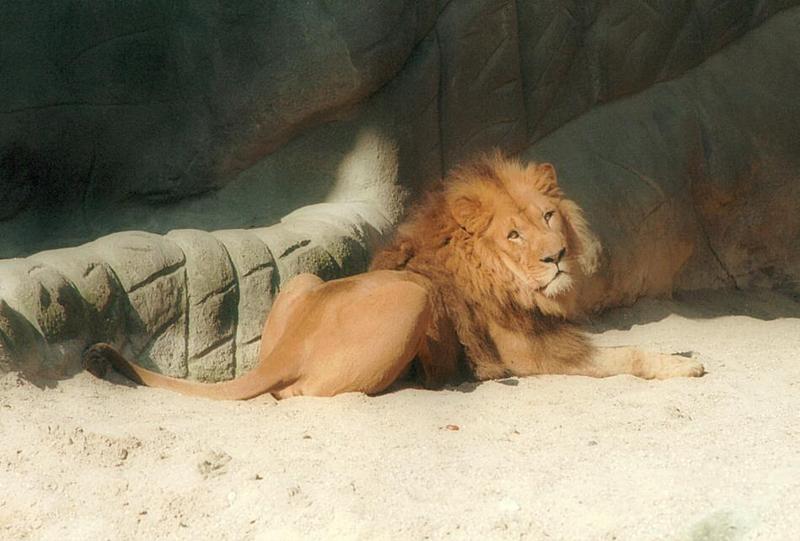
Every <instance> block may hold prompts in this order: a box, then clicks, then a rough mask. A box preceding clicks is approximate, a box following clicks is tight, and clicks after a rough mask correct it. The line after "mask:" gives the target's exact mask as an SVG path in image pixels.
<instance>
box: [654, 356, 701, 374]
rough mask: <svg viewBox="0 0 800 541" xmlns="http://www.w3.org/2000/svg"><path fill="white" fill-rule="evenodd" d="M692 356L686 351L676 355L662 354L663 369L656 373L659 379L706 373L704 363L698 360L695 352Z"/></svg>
mask: <svg viewBox="0 0 800 541" xmlns="http://www.w3.org/2000/svg"><path fill="white" fill-rule="evenodd" d="M690 354H691V357H690V356H688V355H687V354H686V353H676V354H674V355H660V357H661V361H662V362H661V370H659V373H658V374H657V375H656V377H657V378H659V379H665V378H698V377H700V376H702V375H703V374H705V373H706V369H705V367H704V366H703V363H701V362H700V361H698V360H697V358H696V356H695V353H694V352H691V353H690Z"/></svg>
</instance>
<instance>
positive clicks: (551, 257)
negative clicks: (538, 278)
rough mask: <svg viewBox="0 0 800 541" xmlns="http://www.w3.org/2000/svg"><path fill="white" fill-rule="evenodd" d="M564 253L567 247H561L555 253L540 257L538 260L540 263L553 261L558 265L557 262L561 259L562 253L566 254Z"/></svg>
mask: <svg viewBox="0 0 800 541" xmlns="http://www.w3.org/2000/svg"><path fill="white" fill-rule="evenodd" d="M566 253H567V249H566V248H561V250H559V252H558V253H557V254H551V255H548V256H545V257H543V258H541V259H540V260H539V261H541V262H542V263H555V264H556V265H558V264H559V262H560V261H561V259H562V258H563V257H564V254H566Z"/></svg>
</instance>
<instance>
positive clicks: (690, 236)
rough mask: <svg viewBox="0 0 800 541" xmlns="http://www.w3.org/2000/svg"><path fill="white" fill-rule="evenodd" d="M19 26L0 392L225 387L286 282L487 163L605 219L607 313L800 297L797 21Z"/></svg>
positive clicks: (796, 15)
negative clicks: (674, 303) (97, 368)
mask: <svg viewBox="0 0 800 541" xmlns="http://www.w3.org/2000/svg"><path fill="white" fill-rule="evenodd" d="M8 4H9V5H7V6H4V15H3V17H2V18H0V119H1V120H2V122H0V257H5V258H10V257H22V256H25V259H7V260H5V261H0V369H21V370H23V371H24V372H26V373H27V374H29V375H31V376H32V377H33V376H46V377H60V376H63V375H68V374H69V373H71V372H73V371H75V370H77V369H78V357H79V352H80V351H81V350H82V348H83V347H85V345H86V344H87V343H89V342H91V341H95V340H101V339H102V340H108V341H111V342H113V343H115V344H116V345H117V346H118V347H120V348H121V349H122V350H123V351H124V352H125V353H126V354H127V355H130V356H132V357H134V358H137V359H139V361H140V362H141V363H142V364H143V365H145V366H149V367H155V368H157V369H159V370H161V371H163V372H165V373H169V374H174V375H179V376H187V377H192V378H197V379H203V380H219V379H226V378H230V377H232V376H234V375H235V374H237V373H240V372H242V371H244V370H246V369H247V368H248V367H249V366H251V365H252V363H253V361H254V359H255V354H256V349H257V345H256V344H257V336H258V333H259V332H260V327H261V325H262V324H263V320H264V318H265V316H266V313H267V311H268V309H269V306H270V304H271V299H272V298H273V296H274V294H275V292H276V291H277V289H278V288H279V286H280V283H282V282H284V281H285V280H286V279H288V278H290V277H291V276H293V275H294V274H296V273H298V272H301V271H311V272H317V273H319V274H321V275H323V276H324V277H333V276H338V275H341V274H345V273H352V272H358V271H360V270H362V269H364V268H365V265H366V261H367V259H368V257H369V253H370V251H371V250H372V249H373V248H374V247H375V246H376V245H377V244H378V243H380V242H381V241H382V239H383V238H384V237H385V236H386V235H387V234H389V233H390V232H391V228H392V225H393V224H394V223H396V221H397V220H398V219H399V218H400V217H401V215H402V213H403V209H404V208H405V205H406V204H407V202H408V201H409V200H412V199H413V197H414V196H416V195H417V194H418V193H419V191H420V190H421V189H423V188H424V186H426V185H427V184H428V183H429V182H431V181H432V180H435V179H437V178H440V177H441V176H442V174H443V172H444V171H446V170H447V169H449V168H450V167H452V166H453V165H455V164H457V163H458V162H460V161H461V160H463V159H466V158H468V157H469V156H470V155H472V154H474V153H475V152H478V151H481V150H485V149H488V148H490V147H493V146H499V147H501V148H504V149H506V150H507V151H509V152H512V153H521V154H522V156H523V157H525V158H527V159H536V160H548V161H552V162H554V163H555V164H556V166H557V168H558V170H559V172H560V177H561V182H562V184H563V185H564V187H565V188H566V191H567V192H568V193H569V195H571V196H572V197H573V198H575V199H576V200H577V201H578V202H579V203H580V204H581V205H582V206H584V207H585V208H586V210H587V213H588V215H589V218H590V220H591V221H592V223H593V224H594V227H595V229H597V231H598V232H599V234H600V236H601V238H602V240H603V241H604V244H605V246H606V254H605V255H606V264H605V266H604V269H603V272H602V273H601V276H599V277H598V279H597V280H596V282H595V284H594V287H593V290H592V291H591V292H590V294H588V295H587V297H586V299H585V301H586V304H587V306H588V307H590V308H593V309H600V308H603V307H606V306H610V305H615V304H620V303H627V302H631V301H633V300H635V299H636V298H637V297H639V296H642V295H663V294H669V293H670V292H672V291H673V290H674V289H676V288H679V289H697V288H706V287H738V288H745V287H782V288H789V289H793V290H795V291H797V290H798V289H800V286H799V285H798V283H799V280H800V251H799V250H797V249H794V248H796V247H798V246H800V213H798V212H797V209H798V203H800V182H798V180H800V137H798V135H797V134H798V131H797V128H796V127H797V126H798V125H800V90H798V89H800V60H798V58H800V32H798V28H800V7H795V6H798V5H800V1H797V0H791V1H790V0H783V1H778V0H773V1H770V0H765V1H762V2H757V3H754V2H748V1H744V0H740V1H729V0H692V1H689V0H683V1H679V2H653V1H648V2H642V1H636V2H634V1H630V2H628V1H622V2H610V3H609V2H600V1H577V0H574V1H569V0H516V1H514V0H512V1H511V2H508V1H500V0H459V1H458V2H454V1H442V0H440V1H439V2H432V1H428V2H425V1H422V0H419V1H414V0H398V1H396V2H382V3H376V2H336V1H330V0H329V1H325V0H317V1H311V2H264V1H259V2H249V1H247V2H237V3H236V5H235V6H234V5H233V4H231V6H222V5H220V4H219V3H217V2H210V1H206V0H191V1H190V0H184V1H180V2H166V1H163V0H150V1H132V2H125V3H119V2H111V1H105V2H94V3H91V5H89V4H76V3H74V2H66V1H60V2H50V3H47V4H43V3H38V2H11V3H8ZM145 232H146V233H145ZM94 239H98V240H94ZM81 243H88V244H84V245H83V246H80V247H77V248H64V247H65V246H75V245H79V244H81ZM42 250H46V251H42Z"/></svg>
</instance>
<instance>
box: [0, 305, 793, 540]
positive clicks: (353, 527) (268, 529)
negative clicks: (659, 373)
mask: <svg viewBox="0 0 800 541" xmlns="http://www.w3.org/2000/svg"><path fill="white" fill-rule="evenodd" d="M592 328H593V331H594V332H596V333H597V340H598V341H599V342H600V343H602V344H607V345H614V344H639V345H642V346H646V347H647V348H649V349H653V350H661V351H686V350H693V351H695V352H698V353H699V354H700V355H701V356H702V358H703V360H704V362H705V364H706V368H707V370H708V374H707V375H706V376H705V377H703V378H701V379H692V380H690V379H675V380H669V381H661V382H650V381H643V380H638V379H635V378H633V377H628V376H623V377H615V378H610V379H605V380H595V379H590V378H584V377H564V376H547V377H536V378H527V379H519V380H518V379H510V380H505V381H501V382H489V383H484V384H482V385H463V386H461V387H459V388H456V389H449V390H445V391H439V392H429V391H423V390H417V389H405V390H401V391H398V392H394V393H390V394H387V395H384V396H380V397H376V398H369V397H365V396H362V395H357V394H350V395H344V396H340V397H337V398H334V399H314V398H295V399H290V400H286V401H283V402H280V403H277V402H275V401H274V400H272V399H271V398H260V399H256V400H253V401H251V402H247V403H219V402H209V401H204V400H199V399H188V398H184V397H181V396H178V395H173V394H170V393H168V392H164V391H159V390H153V389H146V388H136V387H131V386H125V385H121V384H119V383H118V384H113V383H109V382H105V381H99V380H95V379H93V378H92V377H90V376H88V375H83V374H82V375H79V376H77V377H75V378H72V379H70V380H67V381H63V382H60V383H58V384H57V385H55V386H51V387H49V388H44V389H43V388H38V387H36V386H33V385H31V384H29V383H27V382H25V381H23V380H21V379H20V378H18V377H17V376H16V375H15V374H10V375H6V376H4V377H3V378H2V379H1V380H0V435H1V436H2V441H0V539H53V540H65V539H76V540H94V539H98V540H99V539H235V540H239V539H296V538H304V539H339V538H345V539H403V540H405V539H520V538H522V539H548V540H552V539H565V540H575V539H608V540H611V539H617V540H628V539H630V540H650V539H676V540H683V539H696V540H700V539H708V540H733V539H769V540H774V539H786V540H792V539H800V304H798V303H797V302H796V301H795V300H792V299H790V298H789V297H782V296H778V295H776V294H773V293H758V294H747V295H744V294H736V295H731V294H726V295H724V296H723V295H719V294H702V295H693V296H692V298H691V299H684V300H682V301H680V302H676V301H672V302H666V301H645V302H640V303H639V304H638V305H636V306H635V307H633V308H631V309H626V310H622V311H615V312H612V313H610V314H608V315H606V316H605V317H604V318H603V319H602V320H600V321H599V322H598V323H597V324H595V325H593V327H592Z"/></svg>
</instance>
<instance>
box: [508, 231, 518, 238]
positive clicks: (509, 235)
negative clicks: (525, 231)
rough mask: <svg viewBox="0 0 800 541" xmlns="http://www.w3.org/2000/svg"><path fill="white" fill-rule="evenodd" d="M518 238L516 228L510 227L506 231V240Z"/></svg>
mask: <svg viewBox="0 0 800 541" xmlns="http://www.w3.org/2000/svg"><path fill="white" fill-rule="evenodd" d="M518 238H519V231H517V230H516V229H512V230H511V231H509V232H508V240H514V239H518Z"/></svg>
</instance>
